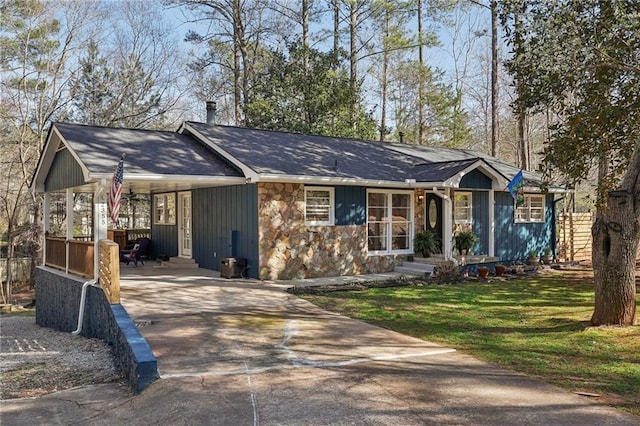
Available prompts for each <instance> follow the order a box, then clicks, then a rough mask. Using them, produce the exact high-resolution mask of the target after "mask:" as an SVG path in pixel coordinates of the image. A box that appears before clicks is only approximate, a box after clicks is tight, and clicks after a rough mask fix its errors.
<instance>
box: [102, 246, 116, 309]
mask: <svg viewBox="0 0 640 426" xmlns="http://www.w3.org/2000/svg"><path fill="white" fill-rule="evenodd" d="M100 287H102V290H103V291H104V293H105V295H106V296H107V299H108V300H109V303H111V304H115V303H120V250H119V245H118V244H117V243H115V242H113V241H111V240H100Z"/></svg>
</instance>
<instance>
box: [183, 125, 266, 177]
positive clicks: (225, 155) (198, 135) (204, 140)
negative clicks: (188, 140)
mask: <svg viewBox="0 0 640 426" xmlns="http://www.w3.org/2000/svg"><path fill="white" fill-rule="evenodd" d="M185 130H186V131H187V132H188V133H190V134H191V135H193V136H195V137H196V139H198V140H199V141H200V142H202V143H203V144H205V145H206V146H207V147H208V148H210V149H211V150H213V152H215V153H216V154H218V155H219V156H221V157H222V158H224V159H225V160H227V161H229V162H230V163H231V164H232V165H233V166H235V167H236V168H238V169H239V170H240V171H241V172H242V174H243V175H244V176H245V178H246V183H250V182H257V181H258V180H259V179H258V174H257V173H256V172H255V171H254V170H253V169H252V168H251V167H249V166H247V165H246V164H244V163H243V162H241V161H240V160H238V159H237V158H235V157H234V156H232V155H231V154H229V153H228V152H227V151H225V150H224V149H223V148H222V147H221V146H220V145H218V144H217V143H214V142H211V141H210V140H209V139H208V138H207V137H206V136H204V135H203V134H202V133H200V132H198V131H197V130H196V129H194V128H193V127H192V126H190V125H189V123H188V122H186V121H185V122H184V123H182V125H181V126H180V128H179V129H178V133H180V134H184V132H185Z"/></svg>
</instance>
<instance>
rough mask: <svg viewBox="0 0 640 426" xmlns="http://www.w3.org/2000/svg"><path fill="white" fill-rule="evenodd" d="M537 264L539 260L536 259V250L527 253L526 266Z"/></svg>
mask: <svg viewBox="0 0 640 426" xmlns="http://www.w3.org/2000/svg"><path fill="white" fill-rule="evenodd" d="M539 263H540V258H539V257H538V250H531V253H529V258H528V259H527V264H529V265H537V264H539Z"/></svg>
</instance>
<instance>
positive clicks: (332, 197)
mask: <svg viewBox="0 0 640 426" xmlns="http://www.w3.org/2000/svg"><path fill="white" fill-rule="evenodd" d="M308 191H329V220H326V221H320V220H307V192H308ZM335 210H336V204H335V189H334V188H333V187H330V186H305V187H304V224H305V226H333V225H335V222H336V213H335Z"/></svg>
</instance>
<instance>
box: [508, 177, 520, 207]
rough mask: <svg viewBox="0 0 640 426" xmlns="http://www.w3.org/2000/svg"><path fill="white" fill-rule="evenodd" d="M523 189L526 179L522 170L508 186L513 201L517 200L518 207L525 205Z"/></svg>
mask: <svg viewBox="0 0 640 426" xmlns="http://www.w3.org/2000/svg"><path fill="white" fill-rule="evenodd" d="M523 188H524V178H523V176H522V170H520V171H519V172H518V173H517V174H516V175H515V176H514V177H513V179H511V182H509V184H508V185H507V189H508V190H509V193H510V194H511V196H512V197H513V199H514V200H516V207H517V206H520V205H521V204H522V203H524V194H523Z"/></svg>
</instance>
